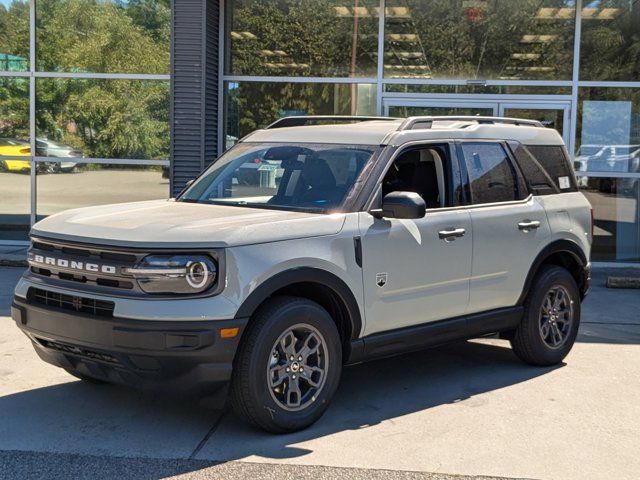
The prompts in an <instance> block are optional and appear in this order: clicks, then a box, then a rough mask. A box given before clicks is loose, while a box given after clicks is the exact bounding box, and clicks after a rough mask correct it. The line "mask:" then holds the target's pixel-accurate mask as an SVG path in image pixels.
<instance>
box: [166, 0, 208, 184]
mask: <svg viewBox="0 0 640 480" xmlns="http://www.w3.org/2000/svg"><path fill="white" fill-rule="evenodd" d="M219 12H220V6H219V0H173V16H172V25H171V29H172V31H171V128H170V135H171V194H172V195H176V194H177V193H178V192H179V191H180V190H181V189H182V188H183V187H184V185H185V183H186V182H187V181H189V180H191V179H192V178H194V177H195V176H196V175H198V174H199V173H200V172H201V171H202V170H203V169H204V168H205V167H206V166H207V165H209V164H210V163H211V162H212V161H213V160H214V159H215V157H216V152H217V150H218V135H217V132H218V127H219V125H218V82H219V78H218V62H219V60H220V53H219V45H218V40H219V35H218V29H219V24H220V22H219V15H220V14H219Z"/></svg>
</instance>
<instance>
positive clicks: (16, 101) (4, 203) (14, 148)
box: [0, 77, 31, 240]
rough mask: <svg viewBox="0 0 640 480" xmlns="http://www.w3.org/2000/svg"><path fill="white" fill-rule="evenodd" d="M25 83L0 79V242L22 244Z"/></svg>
mask: <svg viewBox="0 0 640 480" xmlns="http://www.w3.org/2000/svg"><path fill="white" fill-rule="evenodd" d="M28 140H29V80H28V79H24V78H6V77H5V78H0V192H1V194H0V195H1V196H0V240H23V239H25V238H26V236H27V233H28V230H29V219H30V213H31V203H30V191H31V190H30V177H29V173H30V170H31V147H30V145H29V141H28Z"/></svg>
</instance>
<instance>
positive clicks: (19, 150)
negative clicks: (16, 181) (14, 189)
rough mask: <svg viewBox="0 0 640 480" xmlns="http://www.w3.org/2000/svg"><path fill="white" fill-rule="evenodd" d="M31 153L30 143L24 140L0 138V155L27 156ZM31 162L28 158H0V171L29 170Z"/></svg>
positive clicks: (22, 171) (19, 171)
mask: <svg viewBox="0 0 640 480" xmlns="http://www.w3.org/2000/svg"><path fill="white" fill-rule="evenodd" d="M30 155H31V145H30V144H29V142H26V141H24V140H18V139H17V138H0V156H11V157H29V156H30ZM30 169H31V163H30V162H29V159H26V160H20V159H9V158H0V172H16V173H24V172H29V170H30Z"/></svg>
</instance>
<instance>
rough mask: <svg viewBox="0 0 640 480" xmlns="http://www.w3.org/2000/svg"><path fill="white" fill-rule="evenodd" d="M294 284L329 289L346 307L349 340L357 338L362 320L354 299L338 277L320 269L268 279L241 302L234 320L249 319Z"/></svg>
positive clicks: (287, 271) (294, 269)
mask: <svg viewBox="0 0 640 480" xmlns="http://www.w3.org/2000/svg"><path fill="white" fill-rule="evenodd" d="M295 283H316V284H320V285H322V286H324V287H327V288H329V289H331V291H332V292H333V293H335V294H336V295H337V296H338V297H339V298H340V300H341V301H342V302H343V303H344V305H345V306H346V309H347V312H348V314H349V318H348V320H349V321H350V322H351V339H356V338H359V336H360V331H361V330H362V318H361V316H360V308H359V306H358V302H357V301H356V297H355V296H354V294H353V292H352V291H351V289H350V288H349V287H348V286H347V284H346V283H345V282H344V281H343V280H342V279H341V278H340V277H338V276H337V275H334V274H333V273H330V272H328V271H326V270H322V269H320V268H312V267H300V268H292V269H290V270H284V271H282V272H280V273H277V274H276V275H274V276H272V277H269V278H268V279H267V280H265V281H263V282H262V283H261V284H260V285H259V286H258V287H257V288H256V289H255V290H253V292H251V293H250V294H249V296H248V297H247V298H246V299H245V300H244V301H243V302H242V304H241V305H240V308H239V309H238V311H237V312H236V315H235V318H250V317H251V316H252V315H253V314H254V312H255V311H256V310H257V308H258V307H259V306H260V305H261V304H262V303H263V302H264V301H265V300H266V299H267V298H269V297H270V296H271V295H273V294H274V293H275V292H277V291H278V290H280V289H282V288H284V287H288V286H289V285H293V284H295Z"/></svg>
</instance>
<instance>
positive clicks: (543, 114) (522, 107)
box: [498, 102, 570, 146]
mask: <svg viewBox="0 0 640 480" xmlns="http://www.w3.org/2000/svg"><path fill="white" fill-rule="evenodd" d="M569 109H570V105H569V103H548V104H544V103H531V102H529V103H511V102H500V103H499V113H498V114H499V115H500V116H501V117H511V118H526V119H527V120H538V121H539V122H541V123H542V124H543V125H544V126H545V127H547V128H555V129H556V130H557V131H558V133H559V134H560V135H562V138H563V139H564V143H565V144H566V145H567V146H568V145H569Z"/></svg>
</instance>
